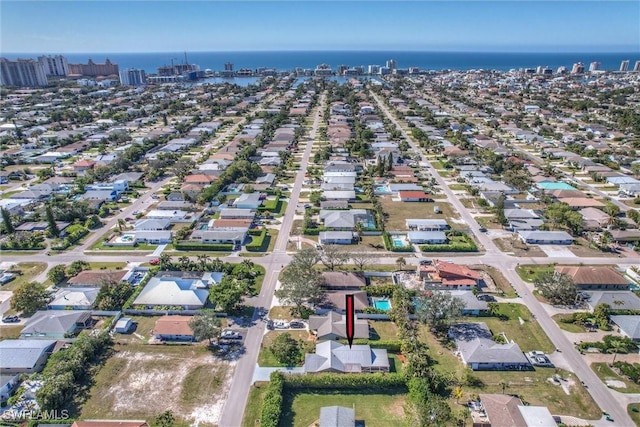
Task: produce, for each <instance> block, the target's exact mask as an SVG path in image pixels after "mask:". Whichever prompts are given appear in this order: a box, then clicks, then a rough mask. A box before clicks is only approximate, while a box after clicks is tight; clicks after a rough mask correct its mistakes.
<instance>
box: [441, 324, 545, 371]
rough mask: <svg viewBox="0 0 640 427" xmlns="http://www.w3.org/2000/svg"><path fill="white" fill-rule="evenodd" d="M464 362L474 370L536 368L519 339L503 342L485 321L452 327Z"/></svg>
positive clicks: (450, 329)
mask: <svg viewBox="0 0 640 427" xmlns="http://www.w3.org/2000/svg"><path fill="white" fill-rule="evenodd" d="M449 336H450V337H451V338H452V339H453V340H454V341H455V342H456V347H457V352H458V355H459V356H460V358H461V359H462V362H463V363H464V364H465V365H467V366H469V367H471V369H473V370H474V371H488V370H496V371H519V370H530V369H532V367H531V363H530V362H529V360H528V359H527V357H526V356H525V355H524V353H523V352H522V350H520V347H519V346H518V344H516V343H515V342H510V343H508V344H499V343H497V342H495V341H494V340H493V335H492V334H491V331H490V330H489V328H488V327H487V324H486V323H484V322H482V323H456V324H453V325H451V327H450V328H449Z"/></svg>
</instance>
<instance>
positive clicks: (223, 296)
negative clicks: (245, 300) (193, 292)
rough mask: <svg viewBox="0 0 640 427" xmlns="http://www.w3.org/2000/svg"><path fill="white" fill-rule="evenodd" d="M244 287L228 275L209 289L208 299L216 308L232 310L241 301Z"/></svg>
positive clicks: (225, 310)
mask: <svg viewBox="0 0 640 427" xmlns="http://www.w3.org/2000/svg"><path fill="white" fill-rule="evenodd" d="M244 293H245V289H243V288H242V287H241V286H239V283H238V282H237V281H236V279H235V278H233V277H232V276H230V275H226V276H224V277H223V278H222V280H221V281H220V283H219V284H217V285H216V286H213V287H212V288H211V289H209V301H211V302H212V303H213V304H215V306H216V309H217V310H222V311H224V312H230V311H233V310H234V309H235V308H236V307H237V306H238V305H239V304H240V303H241V302H242V296H243V295H244Z"/></svg>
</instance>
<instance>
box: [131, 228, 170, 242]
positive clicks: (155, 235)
mask: <svg viewBox="0 0 640 427" xmlns="http://www.w3.org/2000/svg"><path fill="white" fill-rule="evenodd" d="M133 241H134V244H135V243H142V244H147V245H165V244H168V243H172V242H173V234H172V232H171V230H136V231H134V232H133Z"/></svg>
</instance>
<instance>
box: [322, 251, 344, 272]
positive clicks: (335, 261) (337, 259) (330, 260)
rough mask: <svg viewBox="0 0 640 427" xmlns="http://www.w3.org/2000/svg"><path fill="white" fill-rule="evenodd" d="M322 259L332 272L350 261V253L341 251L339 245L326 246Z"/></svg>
mask: <svg viewBox="0 0 640 427" xmlns="http://www.w3.org/2000/svg"><path fill="white" fill-rule="evenodd" d="M320 257H321V258H320V261H322V264H324V266H325V267H327V268H328V269H329V270H331V271H334V270H335V269H336V268H337V267H340V266H342V265H344V264H346V263H347V261H349V253H348V252H346V251H343V250H342V249H340V247H339V246H338V245H324V247H323V250H322V252H321V254H320Z"/></svg>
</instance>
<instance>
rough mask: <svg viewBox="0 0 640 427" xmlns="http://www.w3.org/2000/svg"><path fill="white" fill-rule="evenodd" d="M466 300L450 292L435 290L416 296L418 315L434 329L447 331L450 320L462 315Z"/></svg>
mask: <svg viewBox="0 0 640 427" xmlns="http://www.w3.org/2000/svg"><path fill="white" fill-rule="evenodd" d="M463 308H464V302H463V301H462V300H461V299H460V298H458V297H454V296H452V295H451V294H450V293H449V292H442V291H433V292H431V293H430V294H428V295H420V296H418V297H417V298H416V316H417V317H418V319H419V320H420V321H421V322H423V323H426V324H428V325H429V326H430V327H431V328H432V329H433V330H435V331H437V332H439V333H444V332H446V330H447V328H448V326H449V322H451V321H452V320H455V319H457V318H459V317H460V316H461V315H462V309H463Z"/></svg>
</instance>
